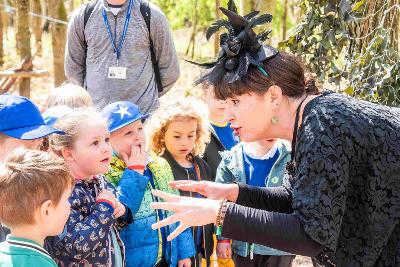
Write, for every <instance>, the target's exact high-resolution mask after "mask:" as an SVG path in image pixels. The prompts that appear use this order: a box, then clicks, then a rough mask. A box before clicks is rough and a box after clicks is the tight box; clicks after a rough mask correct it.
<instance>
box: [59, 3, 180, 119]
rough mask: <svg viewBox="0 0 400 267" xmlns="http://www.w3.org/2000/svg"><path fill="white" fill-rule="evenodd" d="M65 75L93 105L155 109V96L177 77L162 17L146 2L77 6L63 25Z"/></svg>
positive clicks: (165, 23)
mask: <svg viewBox="0 0 400 267" xmlns="http://www.w3.org/2000/svg"><path fill="white" fill-rule="evenodd" d="M145 7H148V9H147V11H149V12H146V8H145ZM141 8H142V10H141ZM143 10H144V12H143ZM146 14H147V15H149V17H150V18H149V22H150V23H149V24H150V25H149V26H150V34H149V31H148V27H147V25H148V24H146V21H145V17H144V16H146ZM151 43H152V45H153V47H150V44H151ZM151 48H152V49H151ZM152 52H154V59H155V61H156V62H152ZM156 68H159V72H157V71H156ZM65 72H66V76H67V78H68V79H69V80H70V81H71V82H73V83H76V84H78V85H80V86H83V87H85V88H87V90H88V91H89V93H90V95H91V96H92V98H93V102H94V104H95V105H96V106H100V107H102V106H105V105H106V104H108V103H112V102H116V101H121V100H128V101H132V102H133V103H135V104H137V105H138V106H139V107H140V109H141V110H142V111H143V112H145V113H147V112H149V111H152V110H154V109H155V108H156V107H157V105H158V103H159V101H158V97H159V94H160V95H162V94H164V93H165V92H166V91H168V90H169V89H170V88H171V87H172V85H173V84H174V83H175V82H176V81H177V79H178V78H179V61H178V58H177V55H176V51H175V47H174V43H173V39H172V33H171V30H170V28H169V25H168V21H167V19H166V17H165V15H164V14H163V13H162V11H161V10H160V9H159V8H157V7H156V6H154V5H152V4H149V3H147V2H145V0H144V1H143V3H142V0H92V1H91V2H89V3H88V4H85V5H82V6H80V7H79V8H77V10H75V11H74V12H73V14H72V15H71V18H70V21H69V25H68V37H67V47H66V53H65ZM157 73H159V76H160V78H159V79H156V76H157V75H156V74H157ZM157 80H159V82H160V84H161V85H160V86H157ZM159 87H162V88H159Z"/></svg>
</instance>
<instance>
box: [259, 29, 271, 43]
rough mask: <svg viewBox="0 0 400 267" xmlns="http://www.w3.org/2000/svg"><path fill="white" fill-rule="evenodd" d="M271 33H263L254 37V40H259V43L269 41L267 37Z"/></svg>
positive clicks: (268, 31)
mask: <svg viewBox="0 0 400 267" xmlns="http://www.w3.org/2000/svg"><path fill="white" fill-rule="evenodd" d="M271 32H272V30H266V31H263V32H261V33H260V34H258V35H257V36H256V39H257V40H259V41H260V42H264V41H265V40H267V39H269V35H270V33H271Z"/></svg>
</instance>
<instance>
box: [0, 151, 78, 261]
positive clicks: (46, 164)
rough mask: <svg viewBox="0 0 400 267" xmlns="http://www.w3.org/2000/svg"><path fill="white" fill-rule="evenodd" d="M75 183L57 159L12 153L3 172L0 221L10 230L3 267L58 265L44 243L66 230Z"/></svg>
mask: <svg viewBox="0 0 400 267" xmlns="http://www.w3.org/2000/svg"><path fill="white" fill-rule="evenodd" d="M72 184H73V179H72V177H71V174H70V172H69V169H68V166H67V165H66V164H65V162H64V161H63V160H62V159H60V158H58V157H57V156H55V155H53V154H50V153H45V152H42V151H34V150H27V149H24V148H19V149H16V150H15V151H14V152H13V153H11V155H10V156H9V157H8V160H7V161H6V162H5V163H4V166H3V169H2V170H0V203H1V205H2V208H1V209H0V220H1V222H2V223H4V224H5V225H6V226H7V227H9V228H10V229H11V235H8V236H7V241H5V242H2V243H1V244H0V266H15V267H30V266H32V267H33V266H41V267H46V266H52V267H56V266H57V265H56V263H55V262H54V260H52V259H51V257H50V255H49V254H48V253H47V252H46V250H44V248H43V243H44V239H45V238H46V237H47V236H50V235H57V234H59V233H61V232H62V230H63V228H64V225H65V222H66V221H67V219H68V215H69V211H70V204H69V202H68V197H69V195H70V193H71V186H72ZM21 192H23V193H22V194H21Z"/></svg>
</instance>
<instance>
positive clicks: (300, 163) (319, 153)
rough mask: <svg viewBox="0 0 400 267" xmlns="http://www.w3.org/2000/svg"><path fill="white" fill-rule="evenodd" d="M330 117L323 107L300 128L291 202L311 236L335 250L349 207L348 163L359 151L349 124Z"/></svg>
mask: <svg viewBox="0 0 400 267" xmlns="http://www.w3.org/2000/svg"><path fill="white" fill-rule="evenodd" d="M330 118H331V117H329V116H325V113H324V109H314V110H312V111H310V114H309V115H308V116H306V117H305V120H304V122H303V125H302V127H301V128H300V129H299V134H298V136H297V147H296V155H295V159H296V175H295V178H294V181H293V182H292V190H293V191H292V197H293V199H292V201H293V202H292V203H293V209H294V213H295V216H297V218H298V219H299V221H300V223H301V224H302V226H303V228H304V230H305V232H306V233H307V234H308V236H310V237H311V238H312V239H313V240H315V241H316V242H318V243H319V244H322V245H323V246H324V247H327V248H329V249H331V250H335V249H336V247H337V244H338V240H339V234H340V229H341V223H342V218H343V214H344V212H345V206H346V188H347V184H348V181H349V162H350V161H351V160H352V154H354V153H357V151H354V149H353V147H354V145H353V141H352V138H351V135H350V134H349V133H350V129H349V128H348V126H347V125H346V123H343V124H340V123H339V122H338V121H335V122H333V121H332V119H330Z"/></svg>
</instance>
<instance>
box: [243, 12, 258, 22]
mask: <svg viewBox="0 0 400 267" xmlns="http://www.w3.org/2000/svg"><path fill="white" fill-rule="evenodd" d="M258 13H260V11H257V10H256V11H252V12H250V13H249V14H246V15H244V16H243V17H244V18H245V19H247V20H250V19H252V18H254V17H255V16H257V15H258Z"/></svg>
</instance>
